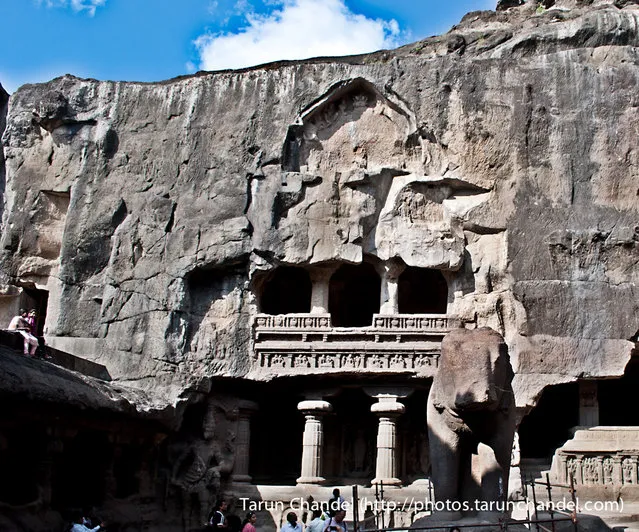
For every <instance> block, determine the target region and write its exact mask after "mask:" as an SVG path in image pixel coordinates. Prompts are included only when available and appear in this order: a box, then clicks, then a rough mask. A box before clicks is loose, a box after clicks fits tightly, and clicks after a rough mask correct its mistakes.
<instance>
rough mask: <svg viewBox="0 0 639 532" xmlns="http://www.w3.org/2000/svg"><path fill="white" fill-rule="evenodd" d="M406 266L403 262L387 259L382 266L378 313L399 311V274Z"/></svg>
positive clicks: (395, 312)
mask: <svg viewBox="0 0 639 532" xmlns="http://www.w3.org/2000/svg"><path fill="white" fill-rule="evenodd" d="M405 268H406V265H405V264H404V263H403V262H396V261H389V262H387V263H385V264H384V265H383V266H382V269H381V271H380V270H379V269H378V272H379V273H380V275H381V280H382V284H381V290H380V295H379V298H380V301H379V313H380V314H397V313H398V312H399V284H398V282H399V276H400V274H401V273H402V272H403V271H404V269H405Z"/></svg>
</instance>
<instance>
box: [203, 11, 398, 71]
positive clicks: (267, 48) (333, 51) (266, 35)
mask: <svg viewBox="0 0 639 532" xmlns="http://www.w3.org/2000/svg"><path fill="white" fill-rule="evenodd" d="M240 1H241V0H240ZM278 4H279V5H280V6H281V8H280V9H278V10H275V11H273V12H272V13H271V14H270V15H266V16H264V15H256V14H255V13H249V14H248V15H246V19H247V22H248V26H247V27H246V28H243V29H242V30H240V31H239V32H238V33H220V34H215V35H211V34H205V35H202V36H200V37H198V38H197V39H196V41H195V45H196V47H197V49H198V52H199V54H200V68H202V69H204V70H222V69H226V68H242V67H247V66H252V65H258V64H261V63H267V62H269V61H276V60H280V59H307V58H309V57H317V56H337V55H350V54H359V53H366V52H372V51H375V50H379V49H380V48H392V47H394V46H396V45H397V39H398V36H399V26H398V24H397V22H396V21H395V20H390V21H384V20H379V19H376V20H373V19H370V18H367V17H365V16H364V15H357V14H355V13H352V12H351V11H350V10H349V9H348V7H346V5H345V4H344V0H284V1H283V2H282V1H281V2H278Z"/></svg>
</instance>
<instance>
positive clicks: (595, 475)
mask: <svg viewBox="0 0 639 532" xmlns="http://www.w3.org/2000/svg"><path fill="white" fill-rule="evenodd" d="M583 475H584V484H599V470H598V467H597V458H595V457H592V456H591V457H588V458H584V461H583Z"/></svg>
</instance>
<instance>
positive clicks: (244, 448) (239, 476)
mask: <svg viewBox="0 0 639 532" xmlns="http://www.w3.org/2000/svg"><path fill="white" fill-rule="evenodd" d="M250 415H251V413H250V412H248V411H240V414H239V417H238V420H237V436H236V439H235V464H234V466H233V477H232V478H233V482H251V476H250V475H249V456H250V452H251V418H250Z"/></svg>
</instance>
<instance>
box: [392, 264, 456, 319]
mask: <svg viewBox="0 0 639 532" xmlns="http://www.w3.org/2000/svg"><path fill="white" fill-rule="evenodd" d="M447 308H448V284H447V283H446V279H444V276H443V275H442V273H441V272H440V271H439V270H431V269H428V268H415V267H413V266H408V267H407V268H406V269H405V270H404V271H403V272H402V274H401V275H400V276H399V280H398V310H399V313H400V314H446V310H447Z"/></svg>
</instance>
